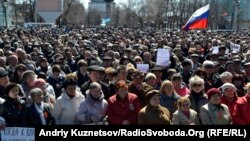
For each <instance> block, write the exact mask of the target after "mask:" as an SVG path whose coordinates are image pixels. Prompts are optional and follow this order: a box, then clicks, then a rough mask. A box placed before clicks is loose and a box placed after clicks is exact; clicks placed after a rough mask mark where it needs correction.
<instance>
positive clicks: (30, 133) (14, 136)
mask: <svg viewBox="0 0 250 141" xmlns="http://www.w3.org/2000/svg"><path fill="white" fill-rule="evenodd" d="M1 139H2V141H13V140H18V141H35V128H21V127H6V128H5V129H4V130H2V131H1Z"/></svg>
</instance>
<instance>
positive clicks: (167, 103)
mask: <svg viewBox="0 0 250 141" xmlns="http://www.w3.org/2000/svg"><path fill="white" fill-rule="evenodd" d="M179 98H180V96H179V95H178V94H176V93H175V91H174V86H173V83H172V82H171V81H169V80H165V81H163V83H162V85H161V88H160V104H161V106H163V107H165V108H167V109H168V110H169V112H170V115H171V117H172V115H173V113H174V112H175V111H176V110H177V100H178V99H179Z"/></svg>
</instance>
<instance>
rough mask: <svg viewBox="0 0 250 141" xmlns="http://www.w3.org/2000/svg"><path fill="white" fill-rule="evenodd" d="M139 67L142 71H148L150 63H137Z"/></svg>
mask: <svg viewBox="0 0 250 141" xmlns="http://www.w3.org/2000/svg"><path fill="white" fill-rule="evenodd" d="M137 69H138V70H139V71H141V72H144V73H148V70H149V64H137Z"/></svg>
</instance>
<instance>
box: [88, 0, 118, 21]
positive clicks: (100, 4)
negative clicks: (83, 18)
mask: <svg viewBox="0 0 250 141" xmlns="http://www.w3.org/2000/svg"><path fill="white" fill-rule="evenodd" d="M114 8H115V3H114V2H112V3H111V5H110V11H112V10H113V9H114ZM107 10H108V7H107V3H106V2H105V0H91V1H90V3H89V11H90V12H91V11H98V12H99V13H100V15H101V17H102V19H104V18H110V15H108V11H107Z"/></svg>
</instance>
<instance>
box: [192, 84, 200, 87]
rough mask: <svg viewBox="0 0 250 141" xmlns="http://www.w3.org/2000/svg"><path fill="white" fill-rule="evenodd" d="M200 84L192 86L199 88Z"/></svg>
mask: <svg viewBox="0 0 250 141" xmlns="http://www.w3.org/2000/svg"><path fill="white" fill-rule="evenodd" d="M201 86H202V85H201V84H194V85H193V87H201Z"/></svg>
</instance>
